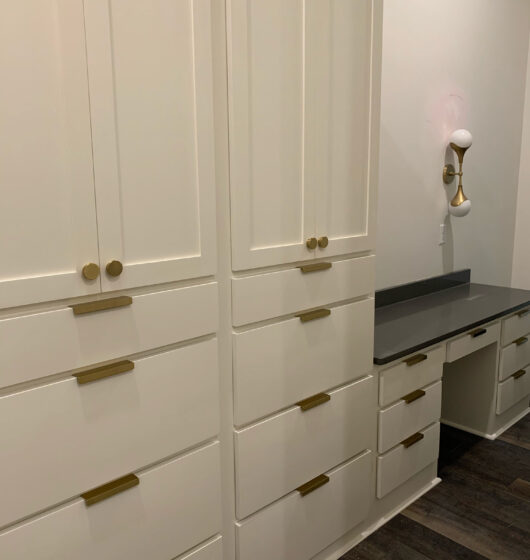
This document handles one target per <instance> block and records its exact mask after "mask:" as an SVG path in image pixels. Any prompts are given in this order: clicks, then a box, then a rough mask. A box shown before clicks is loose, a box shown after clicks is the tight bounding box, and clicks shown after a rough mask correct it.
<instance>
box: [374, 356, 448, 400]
mask: <svg viewBox="0 0 530 560" xmlns="http://www.w3.org/2000/svg"><path fill="white" fill-rule="evenodd" d="M422 358H423V359H422ZM444 358H445V351H444V348H443V347H442V346H440V347H438V348H434V349H433V350H430V351H429V352H419V353H417V354H412V355H411V356H409V357H408V358H405V359H404V360H403V361H401V362H399V363H398V364H396V365H395V366H392V367H391V368H389V369H385V370H384V371H382V372H381V373H380V374H379V404H380V405H381V406H387V405H389V404H390V403H393V402H396V401H399V400H400V399H401V397H403V396H405V395H408V394H409V393H412V391H415V390H416V389H421V388H422V387H424V386H425V385H429V384H430V383H432V382H433V381H437V380H438V379H441V378H442V373H443V365H444V364H443V363H444ZM420 360H421V361H420Z"/></svg>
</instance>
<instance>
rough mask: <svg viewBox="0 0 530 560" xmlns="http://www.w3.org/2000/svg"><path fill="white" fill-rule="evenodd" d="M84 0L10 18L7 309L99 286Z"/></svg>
mask: <svg viewBox="0 0 530 560" xmlns="http://www.w3.org/2000/svg"><path fill="white" fill-rule="evenodd" d="M83 26H84V23H83V1H82V0H71V1H66V0H25V1H23V2H21V1H20V0H6V1H5V2H2V14H1V17H0V75H1V76H2V78H1V86H0V198H1V203H0V262H1V263H2V267H1V270H0V307H15V306H18V305H25V304H28V303H33V302H38V301H46V300H52V299H59V298H67V297H75V296H79V295H84V294H92V293H95V292H98V291H99V289H100V285H99V280H98V279H96V280H92V281H88V280H85V279H84V278H83V276H82V274H81V270H82V268H83V266H84V265H85V264H88V263H90V262H93V263H96V264H97V263H98V245H97V233H96V211H95V203H94V184H93V172H92V152H91V145H90V141H91V140H90V118H89V101H88V85H87V63H86V55H85V39H84V37H85V35H84V27H83Z"/></svg>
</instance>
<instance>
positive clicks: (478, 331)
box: [469, 329, 488, 338]
mask: <svg viewBox="0 0 530 560" xmlns="http://www.w3.org/2000/svg"><path fill="white" fill-rule="evenodd" d="M487 332H488V329H476V330H474V331H471V332H470V333H469V336H472V337H473V338H477V337H478V336H482V335H483V334H486V333H487Z"/></svg>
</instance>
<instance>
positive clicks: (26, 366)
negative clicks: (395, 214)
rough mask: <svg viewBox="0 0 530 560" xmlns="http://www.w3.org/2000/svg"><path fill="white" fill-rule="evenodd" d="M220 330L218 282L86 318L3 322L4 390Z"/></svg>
mask: <svg viewBox="0 0 530 560" xmlns="http://www.w3.org/2000/svg"><path fill="white" fill-rule="evenodd" d="M106 299H109V298H106ZM110 299H114V298H110ZM103 301H104V299H103ZM216 330H217V284H216V283H213V282H212V283H209V284H204V285H202V286H194V287H190V288H180V289H176V290H167V291H164V292H156V293H150V294H145V295H138V296H133V297H132V304H131V305H126V306H123V307H117V308H114V309H108V310H104V311H97V312H94V313H87V314H83V315H75V314H74V312H73V310H72V309H70V308H69V307H64V308H62V309H57V310H55V311H46V312H43V313H36V314H33V315H25V316H22V317H15V318H11V319H3V320H0V341H2V342H1V344H2V348H1V351H0V387H5V386H8V385H14V384H16V383H21V382H23V381H28V380H30V379H36V378H39V377H45V376H47V375H51V374H54V373H60V372H64V371H70V370H73V369H77V368H81V367H86V366H90V365H92V364H96V363H99V362H104V361H107V360H112V359H115V358H120V357H122V356H127V355H128V354H134V353H137V352H143V351H145V350H149V349H151V348H158V347H161V346H165V345H167V344H172V343H175V342H179V341H181V340H186V339H191V338H195V337H198V336H202V335H205V334H208V333H212V332H215V331H216ZM6 341H9V344H7V343H6Z"/></svg>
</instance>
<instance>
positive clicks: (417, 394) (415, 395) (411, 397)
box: [401, 389, 425, 404]
mask: <svg viewBox="0 0 530 560" xmlns="http://www.w3.org/2000/svg"><path fill="white" fill-rule="evenodd" d="M424 396H425V391H423V390H422V389H418V390H416V391H412V393H409V394H408V395H405V396H404V397H401V400H402V401H405V402H406V403H407V404H410V403H411V402H414V401H417V400H418V399H421V397H424Z"/></svg>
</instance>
